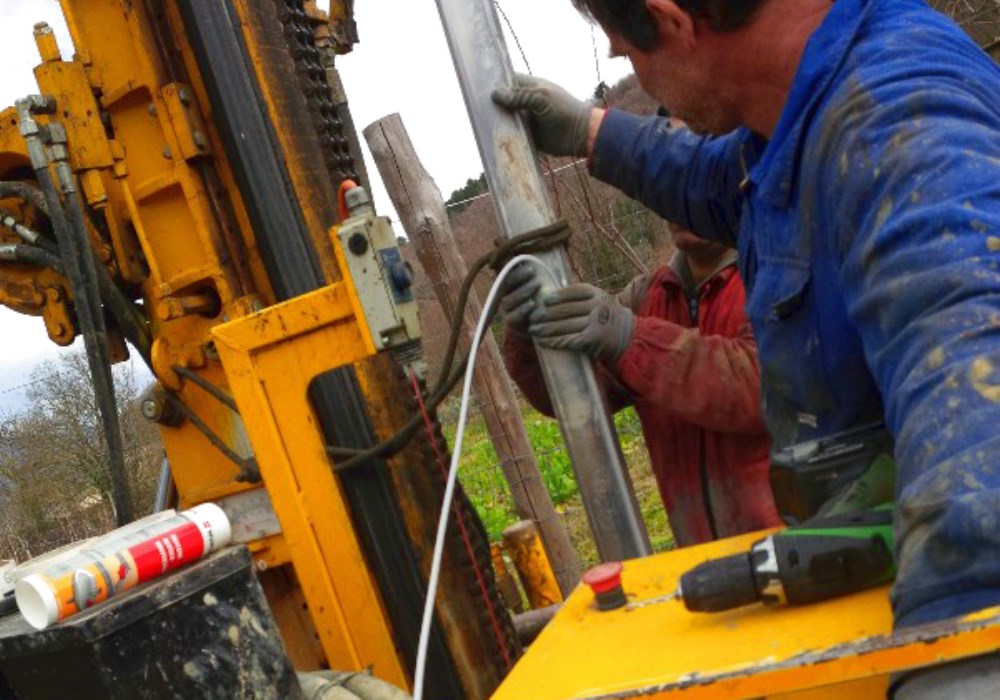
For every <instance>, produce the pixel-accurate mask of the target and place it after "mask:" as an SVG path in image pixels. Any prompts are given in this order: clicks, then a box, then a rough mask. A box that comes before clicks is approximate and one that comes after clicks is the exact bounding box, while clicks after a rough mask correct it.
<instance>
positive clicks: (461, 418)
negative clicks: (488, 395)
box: [413, 255, 559, 700]
mask: <svg viewBox="0 0 1000 700" xmlns="http://www.w3.org/2000/svg"><path fill="white" fill-rule="evenodd" d="M522 262H530V263H533V264H534V265H535V266H536V267H537V268H538V269H539V270H541V271H543V272H545V274H547V275H548V276H549V277H550V278H551V279H552V282H553V284H554V285H556V286H558V284H559V283H558V280H556V276H555V275H554V274H553V273H552V270H551V269H550V268H549V266H548V265H546V264H545V263H543V262H542V261H541V260H539V259H538V258H536V257H535V256H534V255H518V256H517V257H515V258H513V259H512V260H511V261H510V262H509V263H507V264H506V265H504V266H503V269H501V270H500V274H498V275H497V278H496V281H495V282H493V286H492V287H490V293H489V294H488V295H487V297H486V303H485V304H483V314H482V315H481V316H480V317H479V322H478V323H477V324H476V332H475V333H474V334H473V336H472V345H471V346H470V349H469V363H468V365H467V366H466V368H465V381H464V383H463V385H462V404H461V407H460V408H459V411H458V427H457V428H456V429H455V444H454V446H453V447H452V451H451V465H450V466H449V467H448V483H447V486H445V489H444V503H443V504H442V506H441V516H440V517H439V518H438V528H437V537H436V538H435V540H434V557H433V559H432V560H431V576H430V580H429V581H428V582H427V599H426V601H425V602H424V617H423V620H422V621H421V623H420V643H419V644H418V645H417V667H416V669H415V670H414V672H413V700H423V697H424V673H425V671H426V667H427V643H428V641H429V639H430V635H431V623H432V622H433V620H434V599H435V598H436V597H437V587H438V577H439V576H440V574H441V558H442V556H443V554H444V536H445V532H446V531H447V529H448V513H450V512H451V501H452V499H453V498H454V497H455V484H456V482H457V481H458V460H459V456H460V455H461V454H462V438H463V437H464V433H465V420H466V417H467V414H468V412H469V393H470V392H471V391H472V371H473V369H474V368H475V366H476V354H477V351H478V349H479V343H480V341H481V340H482V337H483V333H484V331H485V330H486V321H487V318H486V310H487V309H489V308H490V307H491V306H493V300H494V298H495V297H496V295H497V292H498V291H499V289H500V285H501V284H502V283H503V281H504V279H505V278H506V277H507V275H508V273H510V271H511V270H512V269H513V268H514V267H516V266H517V265H518V263H522ZM460 312H461V311H459V313H460Z"/></svg>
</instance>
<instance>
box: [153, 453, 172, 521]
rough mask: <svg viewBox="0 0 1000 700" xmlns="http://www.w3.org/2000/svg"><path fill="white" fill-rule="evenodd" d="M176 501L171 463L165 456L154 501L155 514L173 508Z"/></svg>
mask: <svg viewBox="0 0 1000 700" xmlns="http://www.w3.org/2000/svg"><path fill="white" fill-rule="evenodd" d="M176 500H177V498H176V487H175V486H174V477H173V474H171V473H170V462H168V461H167V457H166V455H164V457H163V463H162V464H161V465H160V478H159V480H158V481H157V482H156V497H155V498H154V499H153V512H154V513H159V512H160V511H163V510H166V509H167V508H171V507H173V503H174V502H176Z"/></svg>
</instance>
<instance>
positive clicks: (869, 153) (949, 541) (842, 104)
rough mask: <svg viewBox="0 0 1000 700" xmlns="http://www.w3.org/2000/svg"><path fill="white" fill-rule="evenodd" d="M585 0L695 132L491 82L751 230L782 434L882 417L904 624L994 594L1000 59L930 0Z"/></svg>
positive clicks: (600, 172) (648, 194) (756, 317)
mask: <svg viewBox="0 0 1000 700" xmlns="http://www.w3.org/2000/svg"><path fill="white" fill-rule="evenodd" d="M573 2H574V3H575V4H576V5H577V7H578V8H579V9H581V10H582V11H583V12H584V13H585V14H587V15H589V16H590V17H591V18H592V19H594V20H596V21H597V23H599V24H600V25H601V27H602V28H603V29H604V30H605V32H606V33H607V35H608V38H609V39H610V43H611V48H612V53H613V54H615V55H620V56H626V57H628V58H629V60H630V61H631V62H632V65H633V67H634V69H635V73H636V75H637V77H638V79H639V81H640V83H641V85H642V86H643V87H644V88H645V89H646V91H647V92H649V93H650V94H651V95H652V96H653V97H654V98H656V99H658V100H659V101H661V102H662V103H663V104H665V105H666V107H667V108H668V109H669V110H670V112H671V113H672V114H674V115H676V116H677V117H679V118H680V119H683V120H684V121H685V122H686V123H687V124H688V125H689V127H690V128H671V126H670V124H669V122H668V121H667V120H666V119H662V118H657V117H637V116H634V115H630V114H626V113H624V112H621V111H617V110H613V109H612V110H607V111H605V110H602V109H597V108H594V107H593V106H592V105H591V104H589V103H584V102H580V101H578V100H576V99H575V98H573V97H572V96H570V95H569V94H568V93H566V92H565V91H564V90H562V89H561V88H558V87H557V86H555V85H553V84H551V83H548V82H546V81H544V80H540V79H535V78H530V77H526V76H519V77H518V79H517V81H516V84H515V85H514V86H512V87H510V88H502V89H500V90H498V91H497V92H496V93H494V99H495V100H496V101H497V102H498V103H500V104H502V105H504V106H507V107H509V108H512V109H523V110H525V111H526V113H527V115H528V118H529V123H530V126H531V130H532V132H533V135H534V137H535V141H536V144H537V145H538V147H539V148H540V149H541V150H543V151H546V152H548V153H551V154H554V155H573V156H589V158H590V168H591V172H592V173H593V174H594V175H595V176H596V177H598V178H600V179H602V180H604V181H606V182H608V183H611V184H613V185H615V186H617V187H618V188H620V189H621V190H623V191H624V192H625V193H627V194H629V195H631V196H633V197H635V198H636V199H638V200H640V201H642V202H643V203H645V204H647V205H648V206H650V207H651V208H653V209H654V210H656V211H657V212H659V213H660V214H661V215H663V216H664V217H665V218H666V219H668V220H671V221H677V222H679V223H680V224H681V225H683V226H684V227H685V228H688V229H690V230H692V231H696V232H698V234H699V235H701V236H704V237H710V238H713V239H715V240H718V241H724V242H727V243H729V244H731V245H734V246H737V247H738V249H739V259H740V267H741V273H742V274H743V276H744V279H745V282H746V286H747V290H748V297H747V312H748V316H749V318H750V320H751V323H752V325H753V328H754V332H755V334H756V337H757V343H758V348H759V353H760V362H761V366H762V384H763V393H764V405H765V412H766V419H767V422H768V426H769V429H770V431H771V432H772V437H773V439H774V443H775V446H776V447H782V446H787V445H790V444H793V443H795V442H800V441H803V440H807V439H810V438H813V437H818V436H825V435H829V434H831V433H835V432H839V431H842V430H845V429H848V428H851V427H855V426H860V425H864V424H867V423H872V422H877V421H879V420H883V419H884V420H885V422H886V424H887V426H888V428H889V430H890V432H891V433H892V435H893V436H894V438H895V441H896V442H895V445H896V448H895V457H896V462H897V469H898V473H897V487H896V500H897V504H898V505H897V511H896V538H897V547H898V552H897V554H898V562H899V574H898V579H897V583H896V586H895V588H894V591H893V596H892V602H893V607H894V612H895V616H896V623H897V626H908V625H913V624H919V623H925V622H930V621H934V620H939V619H942V618H947V617H952V616H956V615H960V614H963V613H968V612H971V611H974V610H979V609H981V608H985V607H987V606H992V605H1000V68H998V67H997V66H996V65H995V64H994V63H993V62H992V60H991V59H990V58H989V57H988V56H987V55H986V54H985V53H983V52H982V51H980V50H979V49H978V48H977V47H976V46H975V45H974V43H973V42H972V41H971V40H970V39H969V38H968V37H967V36H966V35H965V34H964V33H963V32H962V30H961V29H960V28H959V27H958V26H957V25H955V24H954V23H953V22H952V21H951V20H950V19H948V18H947V17H945V16H943V15H941V14H939V13H937V12H935V11H933V10H931V9H930V8H929V7H928V6H927V5H926V4H925V3H924V2H923V0H836V2H834V1H832V0H743V1H742V2H737V1H735V0H573ZM994 663H997V662H995V661H994ZM997 665H998V666H1000V664H997ZM979 675H980V676H982V674H979ZM913 697H917V696H916V695H914V696H913Z"/></svg>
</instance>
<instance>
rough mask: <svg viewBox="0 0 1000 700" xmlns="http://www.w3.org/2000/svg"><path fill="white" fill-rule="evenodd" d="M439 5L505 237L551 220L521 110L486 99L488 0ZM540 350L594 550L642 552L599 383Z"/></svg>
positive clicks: (584, 365)
mask: <svg viewBox="0 0 1000 700" xmlns="http://www.w3.org/2000/svg"><path fill="white" fill-rule="evenodd" d="M437 6H438V12H439V13H440V15H441V22H442V24H443V25H444V31H445V35H446V36H447V38H448V45H449V47H450V48H451V55H452V61H453V62H454V64H455V70H456V72H457V73H458V80H459V83H460V84H461V87H462V93H463V94H464V96H465V104H466V108H467V109H468V111H469V118H470V120H471V122H472V128H473V131H474V133H475V135H476V141H477V143H478V144H479V154H480V156H481V158H482V161H483V168H484V170H485V172H486V180H487V182H488V183H489V186H490V191H491V192H492V193H493V195H494V196H493V203H494V206H495V207H496V212H497V217H498V219H499V221H500V229H501V231H502V232H503V235H504V237H506V238H511V237H513V236H516V235H519V234H522V233H526V232H528V231H532V230H534V229H537V228H540V227H542V226H545V225H547V224H551V223H553V221H554V220H555V216H554V213H553V211H552V207H551V204H550V203H549V200H548V196H547V194H546V189H545V187H544V184H543V180H542V175H541V173H540V172H539V170H538V165H537V161H536V156H535V151H534V148H533V146H532V144H531V142H530V141H529V138H528V131H527V129H526V127H525V124H524V121H523V119H522V118H521V117H515V116H514V115H512V114H510V113H508V112H506V111H505V110H503V109H500V108H498V107H497V106H496V105H494V104H493V102H492V100H491V99H490V93H491V92H492V91H493V90H494V89H495V88H497V87H500V86H502V85H509V84H510V83H511V82H512V80H513V77H514V71H513V68H512V67H511V64H510V57H509V56H508V54H507V48H506V46H505V45H504V42H503V33H502V31H501V28H500V23H499V21H498V19H497V15H496V11H495V10H494V7H493V2H492V0H437ZM539 257H540V258H541V259H542V260H543V261H544V262H545V263H546V264H547V265H548V266H549V267H551V268H552V270H553V271H554V272H555V273H556V275H557V276H558V277H559V278H560V280H561V281H562V282H564V283H565V282H566V280H567V279H568V278H569V274H568V269H569V268H568V264H567V262H566V258H565V256H564V255H563V253H562V252H561V251H551V252H547V253H542V254H540V255H539ZM543 291H544V290H543ZM538 356H539V359H540V361H541V366H542V372H543V374H544V376H545V384H546V386H547V387H548V389H549V395H550V396H551V397H552V405H553V408H554V409H555V413H556V416H557V417H558V419H559V426H560V428H561V430H562V433H563V438H564V439H565V440H566V447H567V449H568V451H569V455H570V459H571V460H572V462H573V469H574V471H575V472H576V479H577V483H578V484H579V486H580V494H581V496H582V497H583V503H584V507H585V508H586V510H587V517H588V519H589V521H590V529H591V531H592V532H593V534H594V540H595V541H596V544H597V551H598V552H599V554H600V556H601V558H602V559H604V560H620V559H632V558H635V557H640V556H644V555H647V554H650V553H651V548H650V545H649V536H648V535H647V533H646V527H645V524H644V523H643V521H642V517H641V514H640V510H639V506H638V503H637V501H636V498H635V493H634V491H633V489H632V483H631V480H630V478H629V475H628V470H627V469H626V468H625V459H624V457H623V455H622V451H621V445H620V444H619V442H618V436H617V434H616V433H615V429H614V425H613V423H612V422H611V419H610V416H609V413H608V409H607V402H606V401H604V400H599V399H598V397H602V396H603V391H602V390H601V387H600V385H599V384H598V382H597V378H596V377H595V374H594V369H593V366H592V364H591V362H590V360H589V359H588V358H586V357H585V356H583V355H581V354H578V353H570V352H565V351H559V350H546V349H543V348H538Z"/></svg>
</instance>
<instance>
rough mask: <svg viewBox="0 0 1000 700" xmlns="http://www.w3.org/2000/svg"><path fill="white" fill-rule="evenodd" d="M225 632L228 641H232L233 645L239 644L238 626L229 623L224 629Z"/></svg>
mask: <svg viewBox="0 0 1000 700" xmlns="http://www.w3.org/2000/svg"><path fill="white" fill-rule="evenodd" d="M226 634H228V635H229V641H230V642H232V643H233V646H234V647H238V646H239V645H240V628H239V627H237V626H236V625H230V626H229V629H228V630H226Z"/></svg>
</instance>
